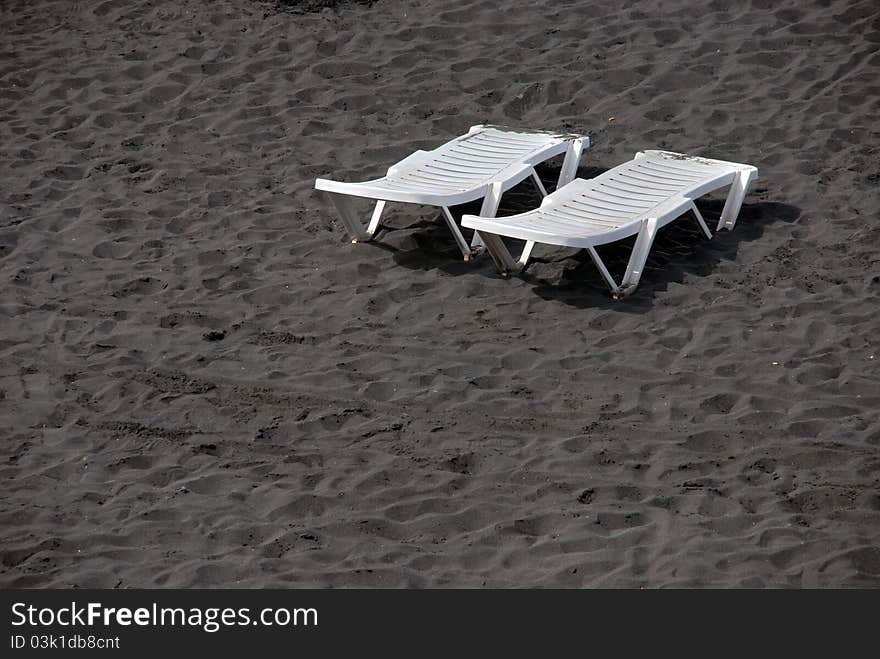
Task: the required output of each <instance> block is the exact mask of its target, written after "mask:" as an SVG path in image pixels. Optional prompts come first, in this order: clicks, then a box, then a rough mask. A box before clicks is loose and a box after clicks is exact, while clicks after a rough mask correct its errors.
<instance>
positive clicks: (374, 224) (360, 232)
mask: <svg viewBox="0 0 880 659" xmlns="http://www.w3.org/2000/svg"><path fill="white" fill-rule="evenodd" d="M325 194H326V195H327V196H328V197H329V198H330V201H331V202H332V203H333V206H334V207H335V208H336V212H337V213H339V218H340V219H341V220H342V224H343V225H344V226H345V229H346V231H348V234H349V235H350V236H351V242H353V243H356V242H361V241H363V242H366V241H368V240H370V239H371V238H372V237H373V236H374V235H375V233H376V229H378V228H379V218H380V217H381V216H382V211H383V210H384V208H385V202H384V201H377V202H376V208H375V209H373V216H372V218H371V219H370V225H369V226H368V227H367V229H366V231H365V230H364V227H363V225H362V224H361V223H360V222H359V221H358V219H357V215H356V213H355V209H354V205H353V204H352V202H351V198H350V197H348V196H347V195H341V194H336V193H335V192H326V193H325Z"/></svg>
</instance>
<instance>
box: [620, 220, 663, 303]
mask: <svg viewBox="0 0 880 659" xmlns="http://www.w3.org/2000/svg"><path fill="white" fill-rule="evenodd" d="M656 235H657V218H655V217H649V218H647V219H646V220H644V222H643V223H642V228H641V230H640V231H639V235H638V237H636V244H635V245H634V246H633V251H632V254H631V255H630V257H629V263H628V264H627V266H626V274H625V275H624V276H623V282H622V283H621V285H620V290H618V291H617V292H616V293H613V295H614V299H616V300H619V299H620V298H623V297H626V296H627V295H629V294H630V293H632V292H633V291H634V290H635V289H636V286H638V285H639V279H641V278H642V271H643V270H644V269H645V263H646V262H647V260H648V252H650V251H651V245H652V244H653V242H654V236H656Z"/></svg>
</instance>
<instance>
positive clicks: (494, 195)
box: [471, 170, 534, 255]
mask: <svg viewBox="0 0 880 659" xmlns="http://www.w3.org/2000/svg"><path fill="white" fill-rule="evenodd" d="M532 171H534V170H532ZM501 195H502V192H501V184H500V183H492V184H491V185H490V186H489V191H488V192H487V193H486V196H485V197H483V206H482V207H481V208H480V217H495V215H496V214H497V213H498V206H499V205H500V204H501ZM483 247H485V245H484V244H483V240H482V238H480V234H479V232H477V231H474V237H473V239H472V240H471V250H472V252H473V253H474V255H476V254H477V253H478V252H480V251H482V249H483Z"/></svg>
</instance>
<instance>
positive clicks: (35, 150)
mask: <svg viewBox="0 0 880 659" xmlns="http://www.w3.org/2000/svg"><path fill="white" fill-rule="evenodd" d="M286 4H287V5H288V6H282V5H278V4H275V3H271V2H267V3H262V2H254V1H247V0H236V1H232V0H219V1H217V2H196V1H194V0H182V1H181V0H175V1H173V2H172V1H170V0H154V1H153V2H136V1H134V0H126V1H123V0H109V1H105V2H78V3H67V2H47V1H43V0H37V1H34V2H25V1H24V0H18V1H14V0H12V1H8V2H4V3H2V5H0V26H2V27H0V30H2V39H0V286H2V296H0V464H2V468H0V474H2V488H3V497H2V504H0V506H2V509H0V586H2V587H7V588H8V587H74V586H75V587H111V588H112V587H123V588H124V587H163V586H164V587H172V586H181V587H194V586H202V587H219V586H227V587H228V586H232V587H252V586H261V587H262V586H274V587H303V586H317V587H440V586H446V587H449V586H460V587H483V586H485V587H516V586H540V587H589V586H599V587H662V586H733V587H737V586H739V587H758V586H772V587H778V586H804V587H813V586H822V587H826V586H838V587H839V586H843V587H847V586H849V587H851V586H878V585H880V377H878V370H880V369H878V366H880V331H878V330H880V251H878V248H880V240H878V237H877V236H878V233H877V228H878V220H880V123H878V113H880V7H878V5H877V3H876V2H875V1H874V0H861V1H859V0H830V1H827V2H800V1H794V0H790V1H782V2H775V1H773V2H771V1H769V0H762V1H757V0H756V1H751V2H750V1H746V2H744V3H738V4H731V3H727V2H709V3H696V2H682V1H669V2H667V1H661V0H647V1H645V2H610V1H609V2H595V3H587V2H571V1H565V0H561V1H559V2H555V3H551V4H546V3H520V2H511V1H506V0H504V1H499V2H489V1H488V0H474V1H461V2H452V1H431V2H428V1H424V0H423V1H416V2H396V1H393V0H379V1H378V2H374V3H357V2H341V3H340V2H318V1H316V2H307V3H299V4H296V3H286ZM291 5H292V6H291ZM484 122H486V123H496V124H506V125H512V126H516V127H521V128H529V127H531V128H540V129H550V130H565V131H577V132H583V133H587V134H589V135H590V137H591V139H592V141H593V146H592V148H591V149H589V150H588V151H587V152H586V154H585V156H584V158H583V161H582V164H581V168H580V172H579V173H580V176H582V177H589V176H591V175H595V174H596V173H598V172H601V171H603V170H605V169H608V168H610V167H612V166H614V165H616V164H618V163H620V162H622V161H624V160H626V159H629V158H631V157H632V156H633V154H634V153H635V152H636V151H638V150H641V149H648V148H662V149H669V150H674V151H683V152H687V153H692V154H697V155H704V156H710V157H715V158H722V159H727V160H734V161H738V162H747V163H751V164H754V165H756V166H757V167H758V168H759V169H760V174H761V178H760V180H759V181H757V183H756V184H755V186H753V188H752V191H751V193H750V195H749V197H748V198H747V201H746V204H745V206H744V207H743V210H742V214H741V216H740V219H739V222H738V224H737V227H736V230H735V231H734V232H732V233H728V232H722V233H720V234H719V235H717V236H716V237H715V238H714V239H713V240H711V241H707V240H705V239H704V238H701V236H700V234H699V233H698V232H697V230H696V226H695V224H694V223H693V222H691V221H684V222H680V223H676V224H675V225H672V226H670V227H668V228H666V229H664V230H663V231H662V233H661V236H660V238H659V239H658V241H657V243H656V244H655V247H654V250H653V252H652V256H651V258H650V261H649V267H648V268H647V270H646V272H645V274H644V276H643V278H642V282H641V284H640V286H639V289H638V290H637V291H636V294H635V295H634V296H633V297H631V298H628V299H626V300H624V301H621V302H615V301H613V300H612V299H611V298H610V296H609V295H608V292H607V289H606V288H605V287H604V285H603V283H602V280H601V278H600V277H599V275H598V273H597V272H596V271H595V268H594V267H593V265H592V263H591V262H590V260H589V258H588V257H587V256H586V255H585V254H584V253H578V252H575V251H573V250H563V249H549V248H543V249H539V250H536V257H537V258H536V260H535V262H534V263H533V264H532V265H531V266H530V267H529V268H528V270H527V271H526V273H525V274H524V275H522V276H520V277H512V278H511V279H509V280H504V279H502V278H500V277H498V276H497V275H496V274H495V271H494V268H493V265H492V262H491V260H490V259H489V258H488V257H482V258H480V259H478V260H476V261H475V262H471V263H464V262H463V261H462V260H461V256H460V254H459V252H458V250H457V248H456V246H455V243H454V242H453V240H452V238H451V236H450V235H449V233H448V231H447V229H446V228H445V226H444V224H443V222H442V219H441V217H440V215H439V213H438V212H437V209H431V208H420V207H416V206H404V205H390V206H389V211H388V212H387V214H386V216H385V219H384V222H383V224H384V228H383V230H382V231H381V232H380V234H379V237H378V240H377V241H376V242H375V243H371V244H357V245H352V244H350V242H349V240H348V238H347V237H346V236H345V234H344V232H343V230H342V226H341V224H340V222H339V221H338V220H337V218H336V216H335V214H334V213H333V212H331V210H330V209H329V208H328V207H327V206H326V205H325V202H324V200H323V199H322V198H320V197H319V195H318V194H316V193H315V191H314V190H313V185H314V179H315V178H316V177H330V178H336V179H340V180H364V179H367V178H372V177H374V176H378V175H381V174H383V173H384V171H385V169H386V168H387V167H388V166H389V165H390V164H392V163H393V162H394V161H396V160H398V159H400V158H402V157H404V156H406V155H407V154H409V153H410V152H412V151H413V150H415V149H420V148H433V147H435V146H437V145H439V144H441V143H443V142H445V141H446V140H448V139H450V138H452V137H454V136H456V135H459V134H461V133H463V132H465V131H466V130H467V129H468V127H469V126H471V125H473V124H477V123H484ZM558 168H559V163H558V162H551V163H549V164H548V165H547V166H545V167H543V168H542V169H541V174H542V176H543V177H544V179H545V180H546V182H547V185H548V186H549V187H552V184H553V181H554V177H555V175H556V174H557V173H558ZM538 202H539V199H538V198H537V196H536V193H535V192H534V191H533V189H532V188H530V187H529V186H528V185H526V184H523V185H522V186H520V187H518V188H516V189H515V190H513V191H512V192H511V193H509V194H508V195H506V196H505V198H504V201H503V203H502V207H501V212H502V214H510V213H514V212H518V211H521V210H525V209H528V208H531V207H533V206H535V205H536V204H537V203H538ZM722 202H723V196H715V197H712V198H708V199H707V200H706V201H705V202H704V203H702V204H701V205H700V207H701V208H702V209H703V211H704V214H705V215H706V217H707V219H708V220H710V224H711V220H712V219H713V218H715V219H717V217H718V215H719V212H720V208H721V203H722ZM478 208H479V205H478V204H477V205H476V208H474V207H473V206H468V207H467V208H457V209H455V213H456V215H460V214H461V213H462V212H465V211H467V212H474V210H477V209H478ZM365 209H366V207H365ZM365 212H366V211H365ZM628 247H629V246H628V245H627V244H621V245H611V246H608V247H605V248H602V250H601V252H602V254H603V256H605V257H607V259H608V261H607V262H608V263H609V264H610V267H611V269H612V270H613V271H615V272H618V273H619V272H620V271H622V269H623V267H624V266H625V262H626V257H627V253H628Z"/></svg>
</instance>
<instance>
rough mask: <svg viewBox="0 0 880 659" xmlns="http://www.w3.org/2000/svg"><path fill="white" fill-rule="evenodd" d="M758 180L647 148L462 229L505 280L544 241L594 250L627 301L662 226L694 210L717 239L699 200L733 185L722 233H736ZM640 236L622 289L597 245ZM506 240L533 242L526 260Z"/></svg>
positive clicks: (749, 170)
mask: <svg viewBox="0 0 880 659" xmlns="http://www.w3.org/2000/svg"><path fill="white" fill-rule="evenodd" d="M757 177H758V170H757V169H756V168H754V167H752V166H751V165H742V164H739V163H734V162H725V161H723V160H710V159H708V158H695V157H692V156H686V155H683V154H680V153H670V152H668V151H643V152H639V153H637V154H636V157H635V158H633V159H632V160H631V161H629V162H627V163H624V164H622V165H618V166H617V167H615V168H613V169H610V170H608V171H607V172H605V173H604V174H601V175H600V176H597V177H596V178H593V179H589V180H584V179H576V180H575V181H573V182H571V183H569V184H568V185H566V186H565V187H564V188H562V189H560V190H557V191H555V192H554V193H553V194H551V195H550V196H548V197H545V198H544V200H543V202H542V203H541V206H540V208H537V209H535V210H533V211H529V212H527V213H521V214H519V215H511V216H508V217H501V218H489V217H478V216H475V215H465V216H464V217H463V218H462V225H463V226H466V227H470V228H471V229H474V230H475V231H476V234H479V235H480V237H481V238H482V240H483V242H484V243H485V245H486V249H488V251H489V253H490V254H491V255H492V259H493V260H494V261H495V265H496V266H497V267H498V270H499V271H500V272H501V273H502V275H507V274H509V273H510V272H512V271H517V270H521V269H522V268H523V267H525V265H526V263H527V262H528V259H529V256H530V254H531V251H532V247H533V246H534V244H535V243H536V242H539V243H546V244H549V245H561V246H565V247H579V248H582V249H587V250H588V251H589V253H590V257H591V258H592V259H593V263H595V264H596V267H597V268H598V269H599V272H600V273H601V274H602V278H603V279H604V280H605V282H606V283H607V284H608V286H609V287H610V288H611V293H612V295H613V296H614V298H615V299H619V298H622V297H624V296H626V295H629V294H630V293H632V292H633V291H634V290H635V288H636V286H638V284H639V279H640V278H641V275H642V270H643V269H644V267H645V262H646V260H647V258H648V252H649V251H650V249H651V244H652V243H653V241H654V237H655V236H656V234H657V230H658V229H660V228H661V227H663V226H665V225H666V224H669V223H670V222H672V221H673V220H675V219H676V218H678V217H680V216H682V215H683V214H685V213H687V212H691V213H693V215H694V217H695V218H696V220H697V222H698V223H699V225H700V228H701V229H702V230H703V233H704V234H706V237H707V238H711V237H712V233H711V232H710V231H709V228H708V227H707V226H706V222H705V221H704V220H703V217H702V215H700V211H699V210H697V207H696V206H695V205H694V202H693V200H694V199H696V198H698V197H700V196H702V195H704V194H707V193H709V192H712V191H713V190H717V189H719V188H723V187H725V186H727V185H729V186H730V192H729V194H728V196H727V202H726V203H725V204H724V209H723V210H722V211H721V219H720V220H719V221H718V226H717V227H716V231H720V230H721V229H722V228H725V229H728V230H729V229H733V225H734V224H735V223H736V218H737V215H739V210H740V207H741V206H742V203H743V198H744V197H745V195H746V191H747V190H748V187H749V184H750V183H751V181H752V180H753V179H756V178H757ZM634 234H638V238H636V242H635V245H634V246H633V250H632V254H631V256H630V259H629V264H628V265H627V268H626V274H624V276H623V281H622V282H621V284H620V285H618V284H617V283H616V282H615V281H614V278H613V277H612V276H611V275H610V274H609V272H608V269H607V268H606V267H605V264H604V263H602V259H600V258H599V255H598V254H597V253H596V250H595V246H596V245H603V244H605V243H610V242H614V241H616V240H621V239H622V238H627V237H628V236H632V235H634ZM501 236H508V237H510V238H518V239H520V240H525V241H526V245H525V248H524V249H523V252H522V255H521V256H520V258H519V261H514V260H513V257H512V256H511V255H510V252H509V251H508V250H507V248H506V247H505V245H504V243H503V242H502V240H501Z"/></svg>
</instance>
